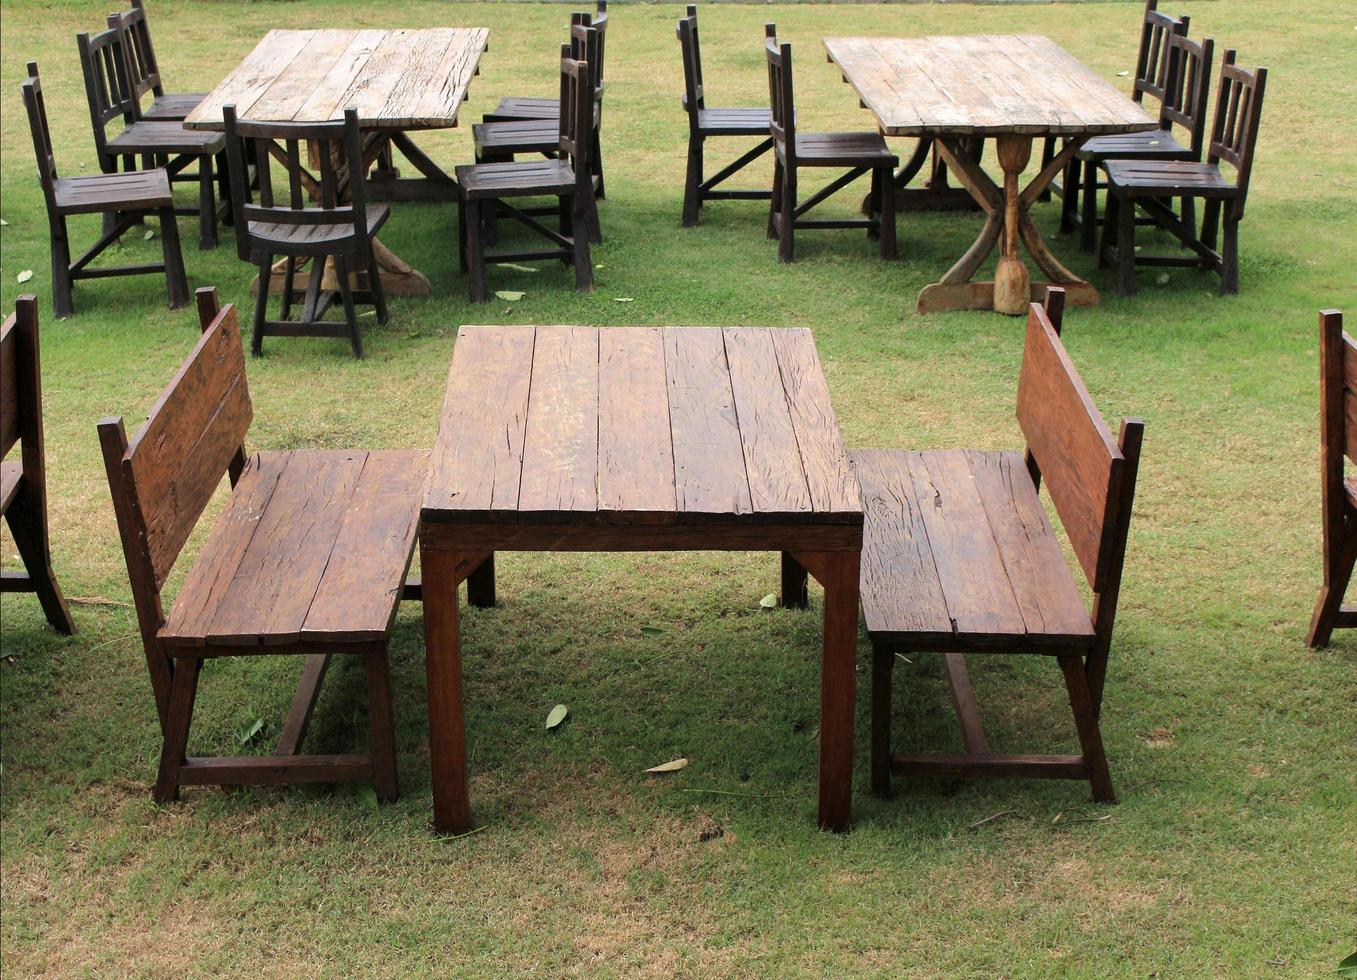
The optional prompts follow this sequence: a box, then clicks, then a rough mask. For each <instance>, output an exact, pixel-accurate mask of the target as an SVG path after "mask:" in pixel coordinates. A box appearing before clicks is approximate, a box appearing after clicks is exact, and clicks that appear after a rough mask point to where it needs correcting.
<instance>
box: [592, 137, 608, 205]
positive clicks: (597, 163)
mask: <svg viewBox="0 0 1357 980" xmlns="http://www.w3.org/2000/svg"><path fill="white" fill-rule="evenodd" d="M593 143H594V145H593V146H592V147H590V149H589V172H590V173H591V174H593V176H595V177H597V178H598V190H597V192H596V193H595V194H594V196H595V197H596V198H597V199H598V200H600V201H601V200H603V199H604V198H605V197H607V196H608V195H607V194H606V193H605V192H604V190H603V140H602V139H601V136H600V133H599V130H598V127H597V126H595V127H594V135H593Z"/></svg>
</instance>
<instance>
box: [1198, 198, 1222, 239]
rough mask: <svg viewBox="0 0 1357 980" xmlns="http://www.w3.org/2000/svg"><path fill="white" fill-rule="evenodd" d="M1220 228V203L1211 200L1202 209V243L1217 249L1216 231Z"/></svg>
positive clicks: (1213, 199)
mask: <svg viewBox="0 0 1357 980" xmlns="http://www.w3.org/2000/svg"><path fill="white" fill-rule="evenodd" d="M1219 227H1220V201H1218V200H1216V199H1215V198H1210V199H1209V200H1207V202H1206V206H1205V207H1204V208H1202V231H1201V243H1202V244H1203V245H1205V246H1206V247H1207V248H1210V249H1214V248H1215V247H1216V229H1218V228H1219Z"/></svg>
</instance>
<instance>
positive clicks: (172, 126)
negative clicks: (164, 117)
mask: <svg viewBox="0 0 1357 980" xmlns="http://www.w3.org/2000/svg"><path fill="white" fill-rule="evenodd" d="M104 146H105V147H106V148H107V149H108V151H109V152H110V153H113V154H115V155H119V156H120V155H122V154H126V153H133V154H138V155H140V154H143V153H150V154H167V153H173V154H180V153H192V154H203V153H212V154H216V153H220V152H221V151H222V150H224V149H226V136H225V135H224V134H222V133H214V132H210V131H209V130H205V129H188V128H186V127H185V126H184V124H183V123H180V122H149V121H144V120H143V121H142V122H135V123H132V124H131V125H130V126H125V127H123V129H122V131H121V132H120V133H118V135H117V136H114V137H113V138H112V139H109V140H106V141H105V142H104Z"/></svg>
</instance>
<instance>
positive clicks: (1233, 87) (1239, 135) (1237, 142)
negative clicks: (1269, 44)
mask: <svg viewBox="0 0 1357 980" xmlns="http://www.w3.org/2000/svg"><path fill="white" fill-rule="evenodd" d="M1266 88H1267V69H1266V68H1256V69H1254V70H1253V71H1249V70H1248V69H1247V68H1240V67H1239V66H1237V65H1236V64H1235V53H1234V50H1233V49H1231V50H1228V51H1226V52H1225V60H1224V61H1223V62H1221V66H1220V89H1219V90H1218V91H1217V93H1216V117H1215V120H1214V121H1213V123H1212V125H1211V145H1210V147H1209V148H1208V150H1207V154H1208V156H1207V159H1208V160H1209V161H1210V162H1211V163H1219V162H1220V161H1221V160H1224V161H1225V162H1226V163H1228V164H1230V165H1231V166H1232V167H1234V168H1235V186H1236V187H1237V188H1238V189H1239V191H1238V193H1237V194H1236V195H1235V198H1234V200H1233V201H1232V202H1231V206H1232V208H1233V209H1234V211H1235V213H1236V214H1242V213H1243V210H1244V199H1245V197H1246V196H1247V194H1248V190H1249V175H1250V174H1251V173H1252V172H1253V152H1254V149H1255V148H1256V147H1257V145H1258V123H1259V120H1260V119H1262V116H1263V92H1264V90H1265V89H1266Z"/></svg>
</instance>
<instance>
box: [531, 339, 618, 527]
mask: <svg viewBox="0 0 1357 980" xmlns="http://www.w3.org/2000/svg"><path fill="white" fill-rule="evenodd" d="M597 510H598V331H597V330H596V329H594V328H593V327H538V328H537V340H536V347H535V348H534V350H533V356H532V384H531V386H530V388H529V392H528V424H527V431H526V435H525V437H524V441H523V473H522V482H521V483H520V485H519V491H518V512H519V514H521V515H530V516H531V517H534V518H545V519H548V520H549V519H553V518H555V517H557V516H559V517H561V518H562V519H564V518H565V517H566V516H568V515H577V514H580V513H592V512H595V511H597Z"/></svg>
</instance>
